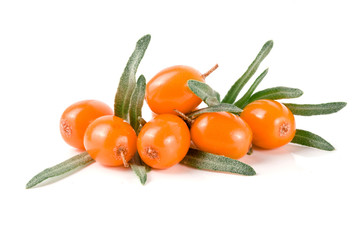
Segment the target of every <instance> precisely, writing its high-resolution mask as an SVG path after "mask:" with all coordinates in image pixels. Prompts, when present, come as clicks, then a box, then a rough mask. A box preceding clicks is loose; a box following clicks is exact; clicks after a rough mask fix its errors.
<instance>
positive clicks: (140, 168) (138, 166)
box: [130, 152, 150, 185]
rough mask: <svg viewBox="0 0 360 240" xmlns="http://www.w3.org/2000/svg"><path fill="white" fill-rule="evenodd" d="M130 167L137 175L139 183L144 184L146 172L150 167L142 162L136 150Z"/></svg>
mask: <svg viewBox="0 0 360 240" xmlns="http://www.w3.org/2000/svg"><path fill="white" fill-rule="evenodd" d="M130 167H131V169H132V170H133V172H134V173H135V174H136V176H138V177H139V180H140V182H141V184H142V185H144V184H145V183H146V180H147V172H149V171H150V168H149V167H148V166H146V165H145V164H144V163H143V162H142V160H141V158H140V156H139V154H138V152H136V154H135V156H134V157H133V159H132V161H131V162H130Z"/></svg>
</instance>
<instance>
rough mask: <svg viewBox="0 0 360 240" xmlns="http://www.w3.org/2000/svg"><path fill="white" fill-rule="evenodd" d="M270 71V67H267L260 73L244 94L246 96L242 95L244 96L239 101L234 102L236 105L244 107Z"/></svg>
mask: <svg viewBox="0 0 360 240" xmlns="http://www.w3.org/2000/svg"><path fill="white" fill-rule="evenodd" d="M268 71H269V69H268V68H267V69H265V71H263V72H262V73H261V74H260V76H259V77H258V78H257V79H256V80H255V81H254V83H253V84H252V85H251V87H250V88H249V90H248V91H247V92H246V93H245V94H244V96H242V98H240V99H239V100H238V101H237V102H235V103H234V105H235V106H237V107H239V108H244V107H245V106H246V103H247V102H248V101H249V99H250V97H251V94H253V93H254V91H255V89H256V88H257V86H258V85H259V84H260V83H261V81H262V80H263V79H264V77H265V76H266V74H267V73H268Z"/></svg>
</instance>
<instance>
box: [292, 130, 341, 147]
mask: <svg viewBox="0 0 360 240" xmlns="http://www.w3.org/2000/svg"><path fill="white" fill-rule="evenodd" d="M291 142H292V143H296V144H300V145H304V146H308V147H313V148H318V149H321V150H326V151H333V150H335V148H334V147H333V146H332V145H331V144H330V143H329V142H328V141H326V140H325V139H323V138H322V137H320V136H318V135H316V134H314V133H312V132H309V131H306V130H301V129H296V133H295V137H294V138H293V140H292V141H291Z"/></svg>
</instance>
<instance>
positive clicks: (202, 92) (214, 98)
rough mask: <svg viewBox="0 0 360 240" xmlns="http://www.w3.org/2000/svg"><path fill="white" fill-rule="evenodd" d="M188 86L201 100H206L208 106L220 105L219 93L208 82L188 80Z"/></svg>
mask: <svg viewBox="0 0 360 240" xmlns="http://www.w3.org/2000/svg"><path fill="white" fill-rule="evenodd" d="M187 83H188V86H189V88H190V90H191V91H192V92H193V93H195V94H196V96H198V97H199V98H201V100H203V101H204V103H206V104H207V105H208V106H213V105H218V104H219V96H220V95H219V93H218V92H216V91H215V90H214V89H212V88H211V87H210V86H209V85H207V84H206V83H203V82H200V81H196V80H188V82H187Z"/></svg>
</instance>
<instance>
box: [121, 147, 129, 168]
mask: <svg viewBox="0 0 360 240" xmlns="http://www.w3.org/2000/svg"><path fill="white" fill-rule="evenodd" d="M120 157H121V160H122V161H123V164H124V167H126V168H128V167H129V163H128V162H127V161H126V159H125V155H124V152H123V151H121V152H120Z"/></svg>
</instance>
